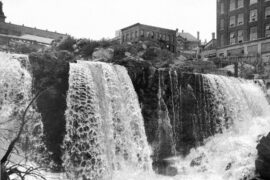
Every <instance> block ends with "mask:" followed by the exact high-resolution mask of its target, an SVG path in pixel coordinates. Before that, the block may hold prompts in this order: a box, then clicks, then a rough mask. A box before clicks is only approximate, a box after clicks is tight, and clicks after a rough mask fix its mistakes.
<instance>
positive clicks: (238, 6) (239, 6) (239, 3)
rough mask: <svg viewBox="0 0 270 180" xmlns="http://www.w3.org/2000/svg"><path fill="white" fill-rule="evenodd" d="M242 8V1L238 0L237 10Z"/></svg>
mask: <svg viewBox="0 0 270 180" xmlns="http://www.w3.org/2000/svg"><path fill="white" fill-rule="evenodd" d="M242 7H244V0H238V2H237V8H242Z"/></svg>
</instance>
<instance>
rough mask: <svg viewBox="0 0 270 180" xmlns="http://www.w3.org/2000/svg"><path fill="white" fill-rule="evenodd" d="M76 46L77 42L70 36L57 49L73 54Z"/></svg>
mask: <svg viewBox="0 0 270 180" xmlns="http://www.w3.org/2000/svg"><path fill="white" fill-rule="evenodd" d="M74 44H76V40H75V39H74V38H73V37H71V36H68V37H66V38H64V39H62V40H61V41H60V42H59V44H58V46H57V49H58V50H66V51H70V52H73V50H74V49H73V46H74Z"/></svg>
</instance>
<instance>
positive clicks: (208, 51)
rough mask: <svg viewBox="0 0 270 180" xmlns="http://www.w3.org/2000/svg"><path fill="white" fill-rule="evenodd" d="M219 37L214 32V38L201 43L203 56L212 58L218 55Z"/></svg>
mask: <svg viewBox="0 0 270 180" xmlns="http://www.w3.org/2000/svg"><path fill="white" fill-rule="evenodd" d="M216 48H217V39H216V37H215V33H212V39H211V40H210V41H208V42H206V43H205V44H203V45H201V48H200V55H201V57H202V58H212V57H216V56H217V49H216Z"/></svg>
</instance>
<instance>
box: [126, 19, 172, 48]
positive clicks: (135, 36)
mask: <svg viewBox="0 0 270 180" xmlns="http://www.w3.org/2000/svg"><path fill="white" fill-rule="evenodd" d="M176 34H177V30H171V29H165V28H160V27H155V26H149V25H144V24H140V23H136V24H134V25H131V26H128V27H126V28H123V29H121V43H127V42H138V41H145V40H153V41H157V42H159V43H160V44H161V45H163V46H164V48H167V49H168V50H170V51H171V52H174V53H175V52H176V45H177V41H176Z"/></svg>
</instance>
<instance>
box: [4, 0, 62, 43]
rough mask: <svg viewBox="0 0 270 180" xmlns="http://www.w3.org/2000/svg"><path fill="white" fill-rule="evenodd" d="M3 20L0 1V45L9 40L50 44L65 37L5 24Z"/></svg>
mask: <svg viewBox="0 0 270 180" xmlns="http://www.w3.org/2000/svg"><path fill="white" fill-rule="evenodd" d="M5 19H6V16H5V14H4V12H3V3H2V2H1V1H0V44H6V43H8V42H9V41H10V40H18V41H26V42H32V43H35V42H36V43H41V44H51V42H52V41H53V40H55V39H58V38H62V37H66V36H67V34H61V33H57V32H52V31H48V30H41V29H37V28H32V27H27V26H24V25H16V24H12V23H6V22H5Z"/></svg>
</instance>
